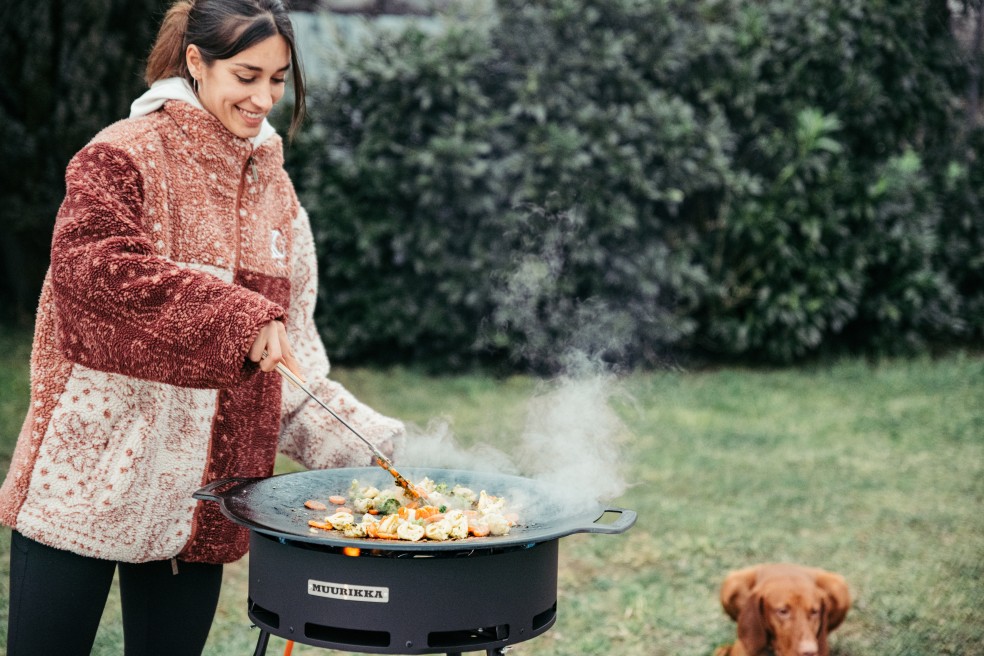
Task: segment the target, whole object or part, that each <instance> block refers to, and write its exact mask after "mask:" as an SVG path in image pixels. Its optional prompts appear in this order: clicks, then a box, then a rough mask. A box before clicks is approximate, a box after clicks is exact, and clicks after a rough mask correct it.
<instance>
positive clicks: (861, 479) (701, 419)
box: [0, 332, 984, 656]
mask: <svg viewBox="0 0 984 656" xmlns="http://www.w3.org/2000/svg"><path fill="white" fill-rule="evenodd" d="M26 339H27V338H26V337H25V336H24V335H23V334H10V333H9V332H7V333H3V332H0V364H2V366H0V471H5V470H6V466H7V462H8V459H9V454H10V450H11V449H12V446H13V441H14V439H15V436H16V433H17V430H18V429H19V425H20V421H21V418H22V415H23V412H24V409H25V407H26V404H27V401H26V397H25V391H26V386H27V366H28V362H27V351H28V347H27V345H26ZM336 376H337V377H338V378H339V379H340V380H342V381H343V382H344V383H345V384H346V385H348V386H349V387H350V388H351V389H352V390H353V391H355V392H356V394H357V395H359V396H360V397H362V398H363V399H365V400H366V401H368V402H370V403H371V404H373V405H375V406H376V407H378V408H379V409H381V410H383V411H386V412H389V413H391V414H394V415H396V416H400V417H402V418H404V419H405V420H407V421H409V422H412V423H413V424H414V425H416V426H420V427H426V426H428V425H430V424H431V422H432V421H433V420H434V419H441V420H443V421H445V422H450V425H451V427H452V429H453V432H454V433H455V434H456V435H457V436H459V439H460V441H461V442H462V443H463V444H466V445H474V444H492V445H495V446H497V447H500V448H501V449H503V450H504V451H506V452H508V453H514V452H517V450H518V448H519V446H520V444H521V441H522V440H521V439H520V437H521V436H522V435H523V434H524V430H525V427H526V426H527V422H528V420H529V417H528V415H527V413H528V412H529V407H528V402H529V399H531V398H532V397H533V396H534V394H535V393H537V391H538V390H539V389H540V386H539V384H538V382H537V381H534V380H531V379H529V378H524V377H516V378H510V379H506V380H495V379H489V378H484V377H480V376H458V377H448V378H435V377H425V376H420V375H417V374H415V373H413V372H410V371H407V370H402V369H397V370H391V371H385V372H378V371H368V370H361V369H360V370H344V371H338V372H336ZM606 394H610V395H611V396H610V399H611V400H610V403H609V407H611V408H612V409H613V410H614V411H615V412H616V413H617V415H618V416H619V417H620V418H621V420H622V421H623V422H624V425H625V431H624V432H623V433H622V434H621V437H622V438H623V440H622V442H621V444H620V446H619V447H618V448H619V449H620V458H619V461H620V462H621V463H623V467H624V469H623V471H624V475H625V478H626V479H627V481H628V482H629V483H630V484H631V485H630V487H629V488H628V489H627V490H626V491H625V492H624V494H623V495H622V496H621V497H620V498H618V499H616V500H615V501H614V502H613V503H614V505H621V506H624V507H627V508H632V509H634V510H636V511H638V513H639V520H638V523H637V524H636V526H635V527H634V528H632V529H631V530H629V531H628V532H627V533H625V534H623V535H615V536H605V535H574V536H570V537H567V538H563V539H562V540H561V564H560V581H559V604H558V612H559V617H558V621H557V624H556V625H555V626H554V627H553V628H552V629H551V630H550V631H549V632H547V633H546V634H544V635H543V636H540V637H538V638H536V639H534V640H531V641H529V642H526V643H520V644H519V645H517V646H516V647H515V648H514V649H513V650H512V651H511V652H510V653H512V654H520V655H522V654H530V655H534V654H535V655H537V656H554V655H556V656H561V655H563V656H572V655H587V654H610V653H618V654H622V655H626V656H652V655H653V654H666V655H673V656H680V655H694V656H698V655H699V656H706V655H708V654H710V653H711V651H712V650H713V649H714V647H716V646H718V645H720V644H723V643H725V642H728V641H730V640H733V639H734V635H735V628H734V625H733V624H732V623H731V622H730V620H728V618H727V617H726V616H725V615H724V614H723V612H722V611H721V608H720V606H719V604H718V601H717V588H718V586H719V584H720V582H721V579H722V578H723V576H724V575H725V574H726V572H727V571H728V570H730V569H732V568H738V567H743V566H746V565H749V564H752V563H756V562H761V561H780V560H781V561H796V562H802V563H807V564H811V565H815V566H820V567H825V568H828V569H832V570H835V571H838V572H840V573H842V574H843V575H844V576H845V577H846V578H847V579H848V582H849V583H850V586H851V589H852V593H853V595H854V597H855V603H854V607H853V608H852V609H851V612H850V613H849V614H848V616H847V620H846V621H845V623H844V625H843V626H842V627H841V629H840V630H838V631H837V632H836V633H835V634H834V635H833V638H832V653H833V654H835V655H837V656H885V655H886V654H891V655H893V656H898V655H912V656H916V655H920V656H923V655H926V656H928V655H942V654H960V655H964V656H972V655H984V585H982V583H981V582H982V581H984V502H982V501H984V356H981V355H979V354H975V355H970V354H953V355H950V356H947V357H944V358H941V359H929V358H921V359H915V360H891V361H887V362H883V363H880V364H877V365H872V364H869V363H866V362H863V361H858V360H845V361H840V362H837V363H834V364H830V365H828V366H815V367H805V368H798V369H787V370H747V369H739V368H724V369H717V370H713V371H702V372H669V371H667V372H657V373H651V374H645V375H642V374H636V375H630V376H627V377H622V378H619V379H617V380H614V379H613V380H612V381H610V385H609V386H608V388H607V390H606ZM602 400H603V399H601V398H596V399H594V401H595V402H596V405H598V406H601V405H603V404H602V403H601V401H602ZM602 409H603V408H602ZM597 410H598V408H597V407H594V406H593V405H592V404H591V403H590V402H587V403H585V404H583V405H582V406H581V407H578V408H577V412H581V413H585V414H587V415H588V416H593V413H594V412H596V411H597ZM540 412H542V408H539V409H538V410H537V411H536V412H535V413H534V415H535V414H536V413H540ZM578 425H579V426H580V425H583V424H578ZM434 430H436V429H434ZM290 467H291V466H290V464H289V463H287V462H282V463H281V464H280V465H279V468H280V470H281V471H285V470H287V469H289V468H290ZM8 541H9V531H6V530H5V531H2V532H0V570H2V572H0V575H2V581H0V611H2V612H3V615H4V621H3V625H4V626H3V628H2V629H0V638H2V636H4V635H5V634H6V604H7V580H6V567H7V565H6V562H7V557H8V544H9V542H8ZM245 565H246V563H245V561H242V562H240V563H237V564H235V565H233V566H230V567H229V568H227V570H226V579H227V580H226V586H225V588H224V591H223V596H222V600H221V604H220V609H219V616H218V619H217V621H216V624H215V626H214V628H213V633H212V635H211V637H210V640H209V646H208V648H207V650H206V653H207V654H209V655H210V656H227V655H232V654H250V653H252V650H253V647H254V646H255V641H256V632H255V630H253V629H250V628H249V621H248V618H247V617H246V614H245V598H246V569H245ZM120 641H121V637H120V622H119V609H118V605H117V604H116V602H115V600H114V601H112V602H111V605H110V607H109V608H108V609H107V612H106V615H105V617H104V621H103V625H102V627H101V629H100V634H99V638H98V641H97V648H96V650H95V652H94V653H96V654H100V655H103V654H104V655H110V654H114V655H115V654H120V653H122V650H121V648H120ZM283 645H284V643H283V641H282V640H278V639H274V640H271V643H270V649H269V651H268V653H269V654H278V655H279V654H280V653H282V650H283ZM326 653H329V652H327V651H325V650H319V649H314V648H311V647H306V646H302V645H298V646H297V647H296V648H295V650H294V654H295V655H301V656H303V655H307V654H311V655H313V654H326Z"/></svg>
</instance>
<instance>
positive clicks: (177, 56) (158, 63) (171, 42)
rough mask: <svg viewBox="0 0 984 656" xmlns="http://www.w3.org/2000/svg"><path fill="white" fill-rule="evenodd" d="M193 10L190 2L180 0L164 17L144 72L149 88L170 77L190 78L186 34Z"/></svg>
mask: <svg viewBox="0 0 984 656" xmlns="http://www.w3.org/2000/svg"><path fill="white" fill-rule="evenodd" d="M191 8H192V3H191V2H190V1H189V0H179V1H178V2H176V3H174V5H172V6H171V8H170V9H169V10H168V12H167V14H166V15H165V16H164V21H163V22H162V23H161V29H160V31H159V32H158V33H157V40H156V41H155V42H154V47H153V49H151V51H150V56H149V57H148V58H147V68H146V69H145V70H144V81H145V82H147V85H148V86H150V85H151V84H153V83H154V82H157V81H158V80H163V79H165V78H168V77H183V78H188V77H189V73H188V63H187V62H186V61H185V34H186V33H187V31H188V14H189V13H190V12H191Z"/></svg>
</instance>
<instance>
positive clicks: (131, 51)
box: [0, 0, 170, 320]
mask: <svg viewBox="0 0 984 656" xmlns="http://www.w3.org/2000/svg"><path fill="white" fill-rule="evenodd" d="M169 4H170V2H169V1H168V0H91V1H89V2H60V1H59V2H55V1H52V0H36V1H27V0H14V1H13V2H11V1H9V0H8V1H6V2H3V3H2V7H0V34H2V38H0V62H2V64H0V65H2V67H3V90H2V91H0V142H2V143H3V157H0V225H3V226H4V233H3V238H2V239H0V319H8V320H9V319H11V318H20V319H23V320H30V319H31V318H32V317H33V314H34V310H35V308H36V307H37V302H38V293H39V292H40V289H41V281H42V278H43V277H44V273H45V269H46V268H47V264H48V249H49V247H50V242H51V229H52V226H54V221H55V213H56V212H57V210H58V206H59V204H60V203H61V201H62V198H63V196H64V194H65V184H64V177H65V166H66V165H67V164H68V161H69V159H71V157H72V156H73V155H74V154H75V153H76V151H78V150H79V149H80V148H82V146H84V145H85V144H86V143H87V142H88V141H89V140H90V139H91V138H92V137H93V136H95V134H96V132H98V131H99V130H100V129H102V128H103V127H105V126H106V125H108V124H110V123H112V122H114V121H118V120H119V119H121V118H124V117H125V116H126V115H127V114H129V107H130V103H131V102H132V101H133V99H134V98H136V97H137V96H138V95H139V94H140V93H142V92H143V90H144V89H145V88H146V87H145V85H144V82H143V64H144V61H145V57H146V55H147V54H148V53H149V51H150V46H151V43H152V42H153V38H154V35H155V34H156V32H157V26H158V24H159V22H160V20H161V18H162V17H163V15H164V10H165V9H166V7H167V6H168V5H169Z"/></svg>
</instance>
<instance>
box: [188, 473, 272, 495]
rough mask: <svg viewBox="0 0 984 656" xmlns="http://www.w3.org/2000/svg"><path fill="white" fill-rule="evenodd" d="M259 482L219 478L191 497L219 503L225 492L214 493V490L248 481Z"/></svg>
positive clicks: (247, 479)
mask: <svg viewBox="0 0 984 656" xmlns="http://www.w3.org/2000/svg"><path fill="white" fill-rule="evenodd" d="M256 480H259V479H257V478H236V477H233V478H220V479H219V480H217V481H212V482H211V483H209V484H208V485H206V486H205V487H203V488H202V489H200V490H198V491H197V492H195V493H194V494H192V495H191V496H192V497H194V498H195V499H198V500H199V501H221V500H222V495H223V494H224V493H225V492H226V491H227V490H223V491H222V492H218V493H216V490H217V489H219V488H220V487H223V486H230V485H232V484H234V483H249V482H250V481H256Z"/></svg>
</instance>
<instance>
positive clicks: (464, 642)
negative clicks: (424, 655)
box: [427, 624, 509, 648]
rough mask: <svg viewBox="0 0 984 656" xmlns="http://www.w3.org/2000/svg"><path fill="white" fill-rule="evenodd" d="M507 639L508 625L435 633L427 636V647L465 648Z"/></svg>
mask: <svg viewBox="0 0 984 656" xmlns="http://www.w3.org/2000/svg"><path fill="white" fill-rule="evenodd" d="M508 637H509V625H508V624H499V625H497V626H487V627H485V628H482V629H465V630H462V631H435V632H433V633H429V634H427V646H428V647H438V648H441V647H466V646H468V645H482V644H485V643H489V642H497V641H499V640H505V639H506V638H508Z"/></svg>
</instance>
